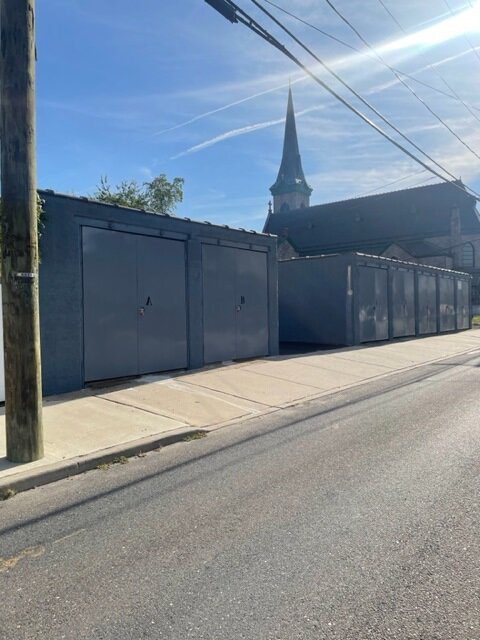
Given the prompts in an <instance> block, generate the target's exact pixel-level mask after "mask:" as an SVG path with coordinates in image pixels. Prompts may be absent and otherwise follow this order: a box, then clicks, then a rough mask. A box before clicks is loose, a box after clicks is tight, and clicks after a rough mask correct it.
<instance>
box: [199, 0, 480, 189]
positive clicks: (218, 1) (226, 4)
mask: <svg viewBox="0 0 480 640" xmlns="http://www.w3.org/2000/svg"><path fill="white" fill-rule="evenodd" d="M205 2H206V3H207V4H209V5H210V6H211V7H213V8H214V9H215V10H216V11H218V12H219V13H220V14H221V15H223V17H224V18H226V19H227V20H229V21H230V22H232V23H236V22H240V23H241V24H243V25H244V26H246V27H247V28H248V29H250V31H252V32H253V33H255V34H256V35H258V36H259V37H261V38H262V39H263V40H265V41H266V42H268V43H269V44H270V45H272V46H273V47H275V48H276V49H278V50H279V51H280V52H281V53H283V54H284V55H285V56H286V57H287V58H289V59H290V60H291V61H292V62H294V63H295V64H296V65H297V66H298V67H299V68H300V69H302V70H303V71H304V72H305V73H306V74H307V75H309V76H310V77H311V78H312V79H313V80H314V81H315V82H316V83H317V84H318V85H320V86H321V87H322V88H323V89H325V91H327V92H328V93H330V95H332V96H333V97H334V98H335V99H337V100H338V101H339V102H341V103H342V104H343V105H344V106H345V107H346V108H347V109H348V110H349V111H351V112H352V113H354V114H355V115H357V116H358V117H359V118H360V119H361V120H363V122H365V123H366V124H367V125H368V126H370V127H371V128H372V129H374V130H375V131H376V132H377V133H378V134H380V135H381V136H382V137H383V138H385V139H386V140H388V141H389V142H390V143H391V144H393V145H394V146H395V147H396V148H397V149H399V150H400V151H402V152H403V153H404V154H405V155H407V156H408V157H409V158H411V159H412V160H413V161H414V162H416V163H417V164H419V165H420V166H422V167H423V168H424V169H426V170H427V171H429V172H430V173H432V174H433V175H435V176H437V178H439V179H440V180H442V181H443V182H446V183H448V184H450V185H452V186H453V187H454V188H456V189H457V190H459V191H461V192H462V193H465V192H466V191H467V190H468V191H470V192H471V193H473V194H475V197H476V199H480V194H478V193H477V192H475V191H474V190H473V189H472V188H471V187H468V186H467V185H465V184H463V186H460V184H457V182H451V181H450V180H448V178H446V177H445V176H444V175H442V174H440V173H438V171H436V170H435V169H433V168H432V167H430V166H429V165H428V164H426V163H425V162H423V160H421V159H420V158H418V157H417V156H416V155H415V154H414V153H412V152H411V151H409V150H408V149H407V148H406V147H404V146H403V145H402V144H400V143H399V142H397V141H396V140H395V139H394V138H392V137H391V136H390V135H389V134H388V133H387V132H386V131H384V130H383V129H382V128H381V127H379V126H378V125H377V124H376V123H375V122H373V121H372V120H370V118H368V117H367V116H366V115H365V114H363V113H362V112H361V111H360V110H359V109H357V108H356V107H354V106H353V105H351V104H350V103H349V102H348V101H347V100H346V99H345V98H342V96H340V95H339V94H338V93H337V92H336V91H335V90H334V89H332V88H331V87H330V86H329V85H327V84H326V82H324V81H323V80H321V79H320V78H319V77H318V76H317V75H316V74H315V73H314V72H313V71H312V70H311V69H310V68H309V67H307V66H306V65H305V64H303V63H302V62H301V61H300V60H299V59H298V58H297V57H296V56H295V55H294V54H293V53H292V52H291V51H290V50H289V49H287V47H285V46H284V45H283V44H282V43H281V42H279V41H278V40H277V39H276V38H275V37H274V36H273V35H272V34H271V33H269V32H268V31H267V30H266V29H265V28H264V27H262V25H261V24H259V23H258V22H257V21H256V20H255V19H254V18H252V17H251V16H250V15H249V14H248V13H247V12H246V11H244V10H243V9H241V8H240V7H239V6H238V5H236V4H235V3H234V2H233V1H232V0H205ZM456 180H458V179H456ZM458 182H460V181H458Z"/></svg>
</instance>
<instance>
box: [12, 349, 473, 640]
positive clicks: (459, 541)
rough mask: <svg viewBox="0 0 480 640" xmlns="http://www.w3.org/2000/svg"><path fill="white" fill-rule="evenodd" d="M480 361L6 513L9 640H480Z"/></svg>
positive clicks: (23, 498)
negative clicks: (36, 639)
mask: <svg viewBox="0 0 480 640" xmlns="http://www.w3.org/2000/svg"><path fill="white" fill-rule="evenodd" d="M479 390H480V359H479V358H477V359H473V360H470V361H468V360H467V359H465V358H456V359H454V360H450V361H445V362H444V363H441V364H436V365H431V366H428V367H422V368H420V369H417V370H415V371H413V372H410V373H408V374H403V375H398V376H396V377H394V378H388V379H385V380H383V381H381V382H378V383H376V384H369V385H366V386H364V387H361V388H357V389H356V390H355V391H350V392H348V393H342V394H338V395H337V396H335V397H332V398H330V399H329V400H328V401H323V402H315V403H311V404H309V405H305V406H303V407H301V408H298V407H297V408H296V409H292V410H287V411H285V412H283V413H282V414H281V415H276V416H274V417H272V416H270V417H268V418H264V419H262V420H254V421H251V422H249V423H247V424H244V425H243V426H242V427H236V428H235V427H231V428H228V429H223V430H221V431H218V432H216V433H213V434H211V435H209V436H208V438H205V439H203V440H198V441H194V442H191V443H182V444H178V445H174V446H172V447H168V448H165V449H163V450H162V451H159V452H152V453H151V454H149V455H147V456H146V457H143V458H139V459H135V460H133V461H131V462H130V463H129V464H125V465H120V464H119V465H115V466H114V467H112V468H110V469H109V470H106V471H105V470H95V471H92V472H90V473H87V474H84V475H83V476H78V477H76V478H72V479H69V480H64V481H61V482H58V483H56V484H54V485H50V486H47V487H42V488H40V489H37V490H34V491H30V492H27V493H25V494H21V495H19V496H16V497H15V498H13V499H11V500H9V501H7V502H4V503H1V504H0V558H1V559H0V638H2V639H8V640H22V639H24V638H38V639H42V640H47V639H48V640H56V639H57V638H69V639H70V638H74V639H83V638H88V639H103V638H108V639H109V640H123V639H126V638H132V639H134V640H139V639H141V638H152V639H162V638H169V639H175V640H184V639H186V638H197V639H200V638H205V639H208V640H223V639H232V640H237V639H241V638H248V639H250V640H263V639H269V640H270V639H272V640H274V639H281V640H294V639H297V638H299V639H300V638H301V639H305V640H309V639H313V638H315V639H316V640H318V639H323V638H325V639H341V640H350V639H351V640H363V639H367V638H368V639H371V638H374V639H388V640H390V639H401V640H410V639H414V638H415V639H417V638H418V639H422V640H437V639H442V640H457V639H458V640H479V639H480V528H479V510H478V506H479V505H478V503H479V496H480V419H479V415H480V393H479Z"/></svg>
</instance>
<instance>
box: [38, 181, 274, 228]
mask: <svg viewBox="0 0 480 640" xmlns="http://www.w3.org/2000/svg"><path fill="white" fill-rule="evenodd" d="M37 191H38V194H39V195H40V196H41V195H42V194H45V195H48V196H56V197H57V198H67V199H68V200H78V201H80V202H91V203H92V204H99V205H102V206H104V207H112V208H113V209H123V210H125V211H134V212H135V213H142V214H146V215H150V216H151V215H155V216H163V217H164V218H174V219H175V220H181V221H183V222H189V223H190V224H200V225H209V226H212V227H218V228H219V229H230V230H231V231H239V232H240V233H251V234H254V235H256V236H265V237H267V238H275V237H276V236H275V234H274V233H262V232H261V231H255V230H254V229H250V230H248V231H247V230H245V229H239V228H236V227H229V226H228V225H226V224H218V223H215V222H208V221H207V220H205V221H203V222H202V221H200V220H192V219H191V218H181V217H179V216H176V215H174V214H171V213H158V212H157V211H149V210H147V209H135V208H134V207H125V206H123V205H119V204H110V203H109V202H102V201H101V200H95V199H94V198H89V197H87V196H72V195H71V194H69V193H59V192H58V191H54V190H53V189H38V190H37Z"/></svg>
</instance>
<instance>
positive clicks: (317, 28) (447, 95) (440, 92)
mask: <svg viewBox="0 0 480 640" xmlns="http://www.w3.org/2000/svg"><path fill="white" fill-rule="evenodd" d="M264 2H266V3H267V4H269V5H271V6H272V7H275V9H278V11H281V12H283V13H284V14H286V15H287V16H290V18H293V19H294V20H297V21H298V22H301V23H302V24H304V25H306V26H307V27H310V28H311V29H314V30H315V31H318V32H319V33H321V34H322V35H323V36H325V37H326V38H329V39H330V40H333V41H334V42H337V43H338V44H341V45H343V46H344V47H347V48H348V49H350V50H351V51H355V53H360V54H362V55H366V56H368V57H370V58H371V59H372V60H373V59H375V60H377V62H380V61H379V60H378V58H375V56H373V55H372V53H371V52H370V51H368V50H367V51H366V50H364V49H358V47H354V46H353V45H352V44H350V43H349V42H345V40H342V39H341V38H337V36H334V35H332V34H331V33H328V32H327V31H324V30H323V29H320V28H319V27H317V26H316V25H314V24H312V23H311V22H308V20H304V19H303V18H300V16H297V15H295V14H294V13H291V12H290V11H288V10H287V9H285V8H284V7H281V6H280V5H278V4H276V3H275V2H272V0H264ZM392 17H393V16H392ZM382 64H383V63H382ZM383 66H385V67H386V68H387V69H388V66H387V65H383ZM428 66H429V68H430V67H431V68H433V69H435V67H434V65H433V64H430V65H428ZM392 69H395V71H396V72H397V73H399V74H400V75H402V76H403V77H405V78H408V79H409V80H412V81H413V82H416V83H417V84H420V85H422V86H423V87H426V88H427V89H431V90H432V91H435V92H436V93H439V94H440V95H442V96H445V97H447V98H451V99H452V100H457V101H458V100H459V98H457V96H456V95H453V94H451V93H448V92H447V91H442V89H439V88H438V87H435V86H433V85H431V84H428V82H424V81H423V80H419V79H418V78H416V77H415V76H412V75H410V74H409V73H406V72H405V71H401V70H400V69H397V68H396V67H392ZM460 101H461V102H463V101H462V100H460ZM470 108H472V109H475V110H476V111H479V112H480V107H476V106H475V105H472V106H471V107H470Z"/></svg>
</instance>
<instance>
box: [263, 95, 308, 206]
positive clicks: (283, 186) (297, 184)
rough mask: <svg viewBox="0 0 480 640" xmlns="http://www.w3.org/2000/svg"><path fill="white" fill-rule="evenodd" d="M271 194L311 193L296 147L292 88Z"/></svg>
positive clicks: (298, 150)
mask: <svg viewBox="0 0 480 640" xmlns="http://www.w3.org/2000/svg"><path fill="white" fill-rule="evenodd" d="M270 191H271V193H272V195H274V196H278V195H281V194H283V193H292V192H294V191H297V192H300V193H306V194H307V195H310V194H311V193H312V189H311V187H310V186H309V185H308V184H307V181H306V180H305V175H304V173H303V168H302V159H301V157H300V149H299V147H298V137H297V126H296V123H295V109H294V107H293V97H292V89H291V88H290V89H289V90H288V105H287V118H286V121H285V138H284V140H283V156H282V163H281V165H280V170H279V172H278V176H277V180H276V182H275V184H274V185H273V186H272V187H270Z"/></svg>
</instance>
